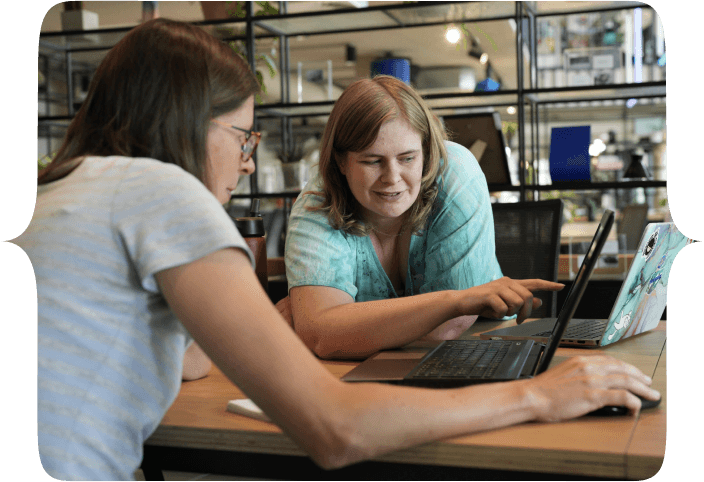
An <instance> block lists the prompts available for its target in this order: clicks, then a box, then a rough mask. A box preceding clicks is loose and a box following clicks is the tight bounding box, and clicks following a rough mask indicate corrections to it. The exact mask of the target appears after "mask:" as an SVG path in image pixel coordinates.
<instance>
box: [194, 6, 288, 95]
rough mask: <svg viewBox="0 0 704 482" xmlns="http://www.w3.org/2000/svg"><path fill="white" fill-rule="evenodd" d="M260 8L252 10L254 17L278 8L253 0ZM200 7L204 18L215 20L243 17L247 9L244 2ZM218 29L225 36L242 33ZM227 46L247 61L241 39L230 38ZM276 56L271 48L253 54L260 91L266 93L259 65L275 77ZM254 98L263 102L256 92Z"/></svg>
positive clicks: (223, 28) (272, 11) (276, 10)
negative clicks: (269, 52) (267, 51)
mask: <svg viewBox="0 0 704 482" xmlns="http://www.w3.org/2000/svg"><path fill="white" fill-rule="evenodd" d="M254 3H255V4H256V5H258V6H259V7H260V8H261V9H260V10H257V11H256V12H254V16H255V17H262V16H268V15H278V13H279V10H278V9H277V8H276V7H274V6H273V5H271V3H270V2H254ZM201 7H202V10H203V16H204V17H205V19H206V20H216V19H222V18H227V17H230V18H245V17H246V16H247V10H246V8H245V2H201ZM218 30H219V31H220V33H221V34H222V35H223V36H225V37H234V36H236V35H242V32H241V31H240V32H238V31H237V30H236V29H234V28H231V27H225V26H224V25H223V26H219V27H218ZM227 44H228V46H229V47H230V48H231V49H232V50H233V51H234V52H235V53H237V54H238V55H239V56H240V57H242V58H243V59H245V60H247V61H249V59H248V58H247V48H246V44H245V42H244V41H243V40H230V41H228V42H227ZM275 57H276V54H275V51H274V50H273V49H272V52H271V54H266V53H264V54H256V55H255V56H254V65H255V71H254V74H255V75H256V76H257V81H258V82H259V85H260V86H261V93H262V94H266V85H265V84H264V73H263V70H262V69H260V68H259V66H264V67H265V69H266V71H268V73H269V76H270V77H271V78H272V79H273V78H274V77H276V62H275V61H274V58H275ZM256 100H257V102H258V103H259V104H261V103H262V102H263V99H262V97H261V95H260V94H257V96H256Z"/></svg>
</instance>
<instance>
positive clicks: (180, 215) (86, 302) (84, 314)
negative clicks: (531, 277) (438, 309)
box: [15, 19, 657, 480]
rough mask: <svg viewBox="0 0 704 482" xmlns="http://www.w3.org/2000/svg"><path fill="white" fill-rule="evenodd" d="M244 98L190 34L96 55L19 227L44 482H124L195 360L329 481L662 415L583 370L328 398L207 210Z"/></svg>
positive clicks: (242, 77) (237, 78) (343, 387)
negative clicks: (32, 284) (31, 279)
mask: <svg viewBox="0 0 704 482" xmlns="http://www.w3.org/2000/svg"><path fill="white" fill-rule="evenodd" d="M257 91H258V85H257V82H256V79H255V77H254V75H253V74H252V73H251V71H250V70H249V68H248V67H247V64H246V63H245V62H244V61H243V60H242V59H241V58H239V57H238V56H237V55H235V54H234V53H233V52H232V51H231V50H230V49H229V48H228V47H227V46H226V45H225V44H224V43H221V42H220V41H218V40H217V39H215V38H213V37H211V36H210V35H208V34H206V33H205V32H204V31H202V30H201V29H199V28H198V27H195V26H192V25H188V24H183V23H179V22H173V21H169V20H165V19H156V20H152V21H149V22H145V23H144V24H142V25H140V26H138V27H136V28H135V29H133V30H132V31H131V32H129V33H128V34H127V35H126V36H125V37H124V38H123V39H122V40H120V42H118V44H117V45H116V46H115V47H114V48H113V49H112V50H111V51H110V52H109V53H108V54H107V56H106V58H105V60H104V61H103V62H102V63H101V65H100V66H99V68H98V69H97V71H96V74H95V77H94V79H93V81H92V83H91V86H90V88H89V93H88V96H87V98H86V100H85V101H84V103H83V105H82V107H81V109H80V110H79V112H78V114H77V115H76V117H75V119H74V120H73V121H72V123H71V125H70V127H69V129H68V133H67V136H66V139H65V141H64V143H63V145H62V147H61V149H60V150H59V152H58V153H57V156H56V158H55V160H54V161H53V162H52V164H51V165H50V166H49V167H48V168H47V169H46V170H44V171H43V172H41V173H40V176H39V186H38V189H37V202H36V209H35V213H34V216H33V218H32V221H31V223H30V225H29V227H28V228H27V230H26V232H25V233H24V234H23V235H22V236H20V237H19V238H18V239H17V240H15V242H16V243H17V244H18V245H19V246H20V247H21V248H23V249H24V250H25V252H26V253H27V254H28V256H29V258H30V260H31V261H32V264H33V267H34V270H35V277H36V281H37V296H38V443H39V454H40V458H41V462H42V465H43V467H44V469H45V470H46V471H47V472H48V473H49V474H51V475H52V476H53V477H55V478H57V479H63V480H72V479H88V480H106V479H108V480H124V479H132V478H133V476H134V471H135V470H136V469H137V468H138V467H139V464H140V462H141V460H142V445H143V443H144V441H145V440H146V439H147V438H148V437H149V436H150V434H151V433H152V432H153V431H154V430H155V428H156V427H157V425H158V424H159V422H160V420H161V418H162V417H163V415H164V413H165V412H166V410H167V409H168V407H169V406H170V404H171V403H172V402H173V400H174V399H175V397H176V395H177V393H178V390H179V387H180V383H181V378H182V372H183V371H184V370H185V367H184V364H183V360H184V354H185V353H186V350H187V349H188V348H189V347H193V346H194V344H193V343H192V340H195V341H196V342H197V343H198V345H199V346H200V347H202V349H203V350H204V351H205V353H207V355H208V356H209V357H210V359H212V360H213V361H214V362H215V363H216V364H217V365H218V366H219V367H220V369H221V370H222V371H223V372H224V373H225V374H226V375H227V376H228V377H229V378H230V379H231V380H232V381H233V382H234V383H236V384H237V386H238V387H239V388H241V389H242V391H244V392H245V393H246V394H247V395H248V396H249V397H250V398H251V399H252V400H254V402H255V403H256V404H257V405H259V406H260V407H261V408H262V409H263V410H264V412H265V413H266V414H267V415H268V416H269V417H270V418H271V419H272V420H273V421H274V422H275V423H276V424H277V425H279V426H280V427H281V428H282V429H283V430H284V431H285V432H286V433H287V434H288V435H289V436H290V437H291V438H292V439H293V440H294V441H295V442H296V443H298V444H299V445H300V446H301V447H302V448H303V449H304V450H305V451H306V452H307V453H308V454H310V456H311V457H312V458H313V460H314V461H315V462H316V463H318V464H320V465H321V466H323V467H326V468H334V467H340V466H343V465H347V464H350V463H353V462H356V461H359V460H363V459H368V458H372V457H375V456H377V455H379V454H382V453H384V452H388V451H392V450H396V449H400V448H403V447H408V446H410V445H414V444H420V443H424V442H427V441H431V440H436V439H440V438H447V437H451V436H454V435H460V434H464V433H470V432H474V431H479V430H488V429H492V428H496V427H501V426H506V425H509V424H514V423H519V422H523V421H528V420H548V419H549V420H563V419H566V418H570V417H575V416H578V415H581V414H583V413H586V412H587V411H589V410H593V409H595V408H598V407H600V406H602V405H606V404H612V405H627V406H628V407H630V409H632V410H637V409H638V407H639V406H640V405H639V404H640V402H639V400H638V399H637V398H636V397H635V396H634V395H633V394H631V393H629V392H628V391H627V390H626V388H629V389H630V390H631V391H633V392H634V393H637V394H640V395H642V396H645V397H648V398H656V397H657V393H655V392H654V391H652V390H651V389H650V388H649V387H648V385H649V384H650V379H649V378H647V377H646V376H645V375H643V374H642V373H640V372H639V371H638V370H636V369H635V368H633V367H632V366H630V365H627V364H625V363H622V362H619V361H616V360H613V359H609V358H598V357H590V359H592V360H595V361H593V362H590V364H591V365H594V366H593V367H587V368H589V370H587V372H588V373H585V367H586V363H585V362H584V360H575V361H569V362H566V363H563V364H562V365H560V366H559V367H557V368H556V369H553V370H550V371H548V372H546V373H544V374H542V375H541V376H539V377H537V378H536V379H533V380H527V381H520V382H515V383H506V384H497V385H491V386H482V387H476V388H475V387H470V388H461V389H453V390H422V389H414V388H404V387H393V386H382V385H375V384H357V385H350V384H345V383H343V382H341V381H340V380H338V379H337V378H335V377H334V376H333V375H332V374H331V373H330V372H329V371H328V370H327V369H326V368H325V367H324V366H323V365H321V364H320V362H319V361H318V360H317V359H316V358H315V356H314V355H313V354H312V353H311V352H310V350H309V349H308V348H307V347H306V346H305V345H304V344H303V343H302V342H301V340H300V338H298V336H296V334H295V333H294V332H293V330H292V329H291V328H290V326H289V325H288V323H286V322H285V321H284V319H282V317H281V316H280V315H279V312H278V311H277V310H276V308H275V307H274V306H273V305H272V304H271V302H270V300H269V298H268V297H267V294H266V293H265V292H264V291H263V289H262V287H261V285H260V284H259V282H258V280H257V277H256V274H255V272H254V269H253V257H252V253H251V252H250V251H249V249H248V248H247V246H246V243H245V242H244V240H243V238H242V237H241V236H240V234H239V233H238V232H237V229H236V228H235V227H234V224H233V222H232V220H231V219H230V218H229V217H228V216H227V214H226V213H225V211H224V209H223V208H222V203H224V202H225V201H227V200H228V199H229V196H230V191H231V190H232V189H234V187H235V186H236V184H237V179H238V177H239V176H240V175H246V174H250V173H252V172H253V170H254V165H253V163H252V161H251V158H250V156H251V153H252V152H253V150H254V149H255V147H256V143H257V140H258V137H259V136H258V135H257V133H254V132H251V129H252V122H253V103H254V100H253V99H254V95H255V93H256V92H257ZM592 368H593V369H592ZM206 369H207V368H206ZM193 371H194V373H196V375H197V374H198V371H199V367H195V368H194V369H193ZM223 410H225V407H223Z"/></svg>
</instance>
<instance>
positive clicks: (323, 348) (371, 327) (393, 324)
mask: <svg viewBox="0 0 704 482" xmlns="http://www.w3.org/2000/svg"><path fill="white" fill-rule="evenodd" d="M291 296H292V298H291V302H292V303H293V304H294V305H295V304H296V303H304V300H303V299H301V298H298V297H297V295H296V292H295V291H292V293H291ZM457 296H458V295H457V292H455V291H438V292H434V293H424V294H420V295H415V296H409V297H404V298H394V299H389V300H378V301H364V302H352V303H345V304H340V305H336V306H333V307H331V308H328V309H324V310H321V311H319V312H317V313H316V315H315V316H310V317H309V319H307V320H306V321H305V322H299V321H303V320H299V319H296V318H295V315H296V310H295V309H294V320H295V327H296V332H297V333H298V335H299V336H300V337H301V338H302V339H303V341H304V342H305V343H306V345H308V347H309V348H311V349H312V350H313V351H314V352H315V353H316V354H317V355H318V356H320V357H321V358H336V357H346V358H349V357H366V356H369V355H371V354H372V353H375V352H377V351H379V350H382V349H385V348H394V347H398V346H402V345H405V344H407V343H410V342H412V341H414V340H417V339H418V338H420V337H422V336H423V335H426V334H427V333H429V332H430V331H432V330H433V329H435V328H436V327H437V326H439V325H441V324H442V323H444V322H446V321H447V320H450V319H452V318H455V317H457V316H460V315H461V313H459V312H458V311H457ZM299 313H300V311H299ZM299 317H300V315H299Z"/></svg>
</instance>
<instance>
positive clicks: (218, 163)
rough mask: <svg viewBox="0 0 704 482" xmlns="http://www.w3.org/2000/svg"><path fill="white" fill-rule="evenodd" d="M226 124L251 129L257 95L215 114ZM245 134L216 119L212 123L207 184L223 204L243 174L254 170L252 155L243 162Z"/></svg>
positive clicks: (209, 135) (209, 136) (209, 137)
mask: <svg viewBox="0 0 704 482" xmlns="http://www.w3.org/2000/svg"><path fill="white" fill-rule="evenodd" d="M216 119H217V120H218V121H220V122H223V123H225V124H226V125H228V126H230V125H233V126H236V127H240V128H242V129H247V130H251V129H252V124H253V123H254V97H250V98H249V99H247V100H246V101H245V103H244V104H242V106H241V107H240V108H239V109H237V110H234V111H232V112H228V113H227V114H223V115H221V116H218V117H216ZM244 143H245V134H244V132H240V131H238V130H235V129H232V128H231V127H226V126H223V125H221V124H216V123H214V122H211V123H210V127H209V129H208V139H207V145H206V151H207V162H208V169H207V172H206V179H205V185H206V187H207V188H208V189H209V190H210V192H212V193H213V194H214V195H215V197H216V198H217V199H218V201H220V202H221V203H222V204H225V203H226V202H227V201H229V200H230V193H231V192H232V191H234V190H235V188H236V187H237V181H238V180H239V178H240V175H245V176H246V175H249V174H252V173H253V172H254V161H253V160H252V158H250V159H248V160H247V162H242V157H243V156H242V145H243V144H244Z"/></svg>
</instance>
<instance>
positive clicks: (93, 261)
mask: <svg viewBox="0 0 704 482" xmlns="http://www.w3.org/2000/svg"><path fill="white" fill-rule="evenodd" d="M37 194H38V195H37V203H36V207H35V212H34V217H33V218H32V221H31V223H30V225H29V227H28V228H27V230H26V231H25V233H24V234H23V235H22V236H20V237H19V238H17V240H15V242H16V243H17V244H18V245H19V246H20V247H21V248H22V249H24V251H25V252H26V253H27V255H28V256H29V259H30V260H31V262H32V266H33V267H34V272H35V276H36V281H37V296H38V306H39V312H38V323H39V325H38V335H39V340H38V343H39V345H38V354H39V360H38V367H39V369H38V436H39V454H40V459H41V462H42V465H43V466H44V469H45V470H46V471H47V472H48V473H49V474H50V475H51V476H53V477H55V478H58V479H91V480H101V479H116V480H124V479H131V478H133V474H134V471H135V470H136V469H137V468H138V467H139V464H140V462H141V459H142V444H143V442H144V441H145V439H147V438H148V437H149V435H150V434H151V433H152V432H153V431H154V430H155V429H156V427H157V425H158V424H159V421H160V420H161V419H162V417H163V415H164V413H165V412H166V410H167V409H168V407H169V406H170V405H171V403H173V401H174V399H175V397H176V395H177V393H178V390H179V388H180V383H181V370H182V365H183V356H184V352H185V349H186V347H187V345H188V344H189V343H190V336H189V334H188V333H187V332H186V330H185V328H184V327H183V325H182V324H181V323H180V322H179V320H178V319H177V318H176V317H175V315H174V314H173V313H172V311H171V310H170V309H169V307H168V305H167V304H166V302H165V300H164V298H163V296H162V295H161V294H160V292H159V288H158V286H157V284H156V281H155V278H154V274H155V273H157V272H158V271H161V270H163V269H166V268H169V267H174V266H178V265H182V264H186V263H189V262H191V261H194V260H196V259H198V258H201V257H203V256H205V255H207V254H209V253H211V252H213V251H216V250H218V249H222V248H226V247H239V248H242V249H243V250H245V252H247V253H248V255H249V256H250V260H251V261H252V262H253V257H252V255H251V252H250V251H249V250H248V249H247V247H246V244H245V242H244V240H243V239H242V237H241V236H240V234H239V233H238V232H237V229H236V228H235V226H234V223H233V222H232V220H231V219H230V218H229V216H228V215H227V213H226V212H225V210H224V209H223V207H222V206H221V205H220V204H219V203H218V201H217V200H216V198H215V197H214V196H213V195H212V194H211V193H210V192H209V191H208V190H207V189H206V188H205V186H204V185H203V184H202V183H201V182H200V181H199V180H198V179H196V178H195V177H194V176H192V175H190V174H188V173H186V172H185V171H184V170H182V169H181V168H180V167H178V166H175V165H173V164H166V163H162V162H160V161H155V160H153V159H144V158H140V159H133V158H125V157H102V158H101V157H88V158H86V159H85V160H84V161H83V162H82V163H81V165H80V166H79V167H78V168H77V169H76V170H74V171H73V172H72V173H71V174H70V175H68V176H67V177H65V178H63V179H61V180H58V181H55V182H52V183H50V184H47V185H42V186H39V188H38V193H37Z"/></svg>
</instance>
